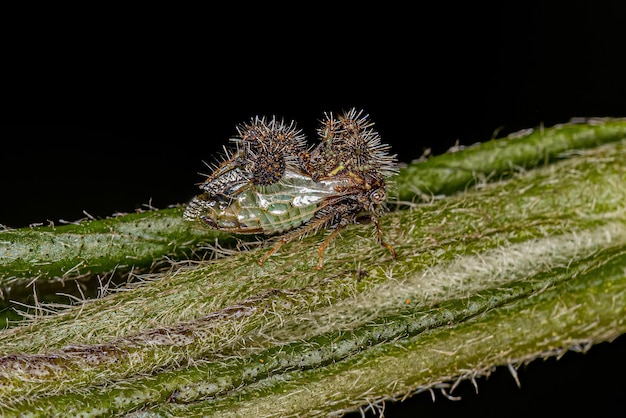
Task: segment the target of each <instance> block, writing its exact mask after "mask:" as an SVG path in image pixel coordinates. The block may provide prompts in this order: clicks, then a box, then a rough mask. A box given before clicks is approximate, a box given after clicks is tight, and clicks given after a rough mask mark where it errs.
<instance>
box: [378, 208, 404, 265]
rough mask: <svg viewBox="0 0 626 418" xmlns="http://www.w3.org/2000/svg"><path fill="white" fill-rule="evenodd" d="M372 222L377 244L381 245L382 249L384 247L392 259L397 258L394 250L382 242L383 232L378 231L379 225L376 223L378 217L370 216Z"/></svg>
mask: <svg viewBox="0 0 626 418" xmlns="http://www.w3.org/2000/svg"><path fill="white" fill-rule="evenodd" d="M372 222H374V226H375V227H376V239H377V240H378V243H379V244H380V245H382V246H383V247H385V248H386V249H388V250H389V252H390V253H391V256H392V257H393V258H394V259H396V258H397V257H398V255H397V254H396V250H394V249H393V247H392V246H391V245H389V244H387V243H386V242H385V241H383V231H382V230H381V229H380V223H378V216H376V215H374V214H372Z"/></svg>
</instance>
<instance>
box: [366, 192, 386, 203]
mask: <svg viewBox="0 0 626 418" xmlns="http://www.w3.org/2000/svg"><path fill="white" fill-rule="evenodd" d="M386 198H387V193H385V191H384V190H383V189H375V190H373V191H372V193H370V200H371V201H372V202H373V203H383V202H384V201H385V199H386Z"/></svg>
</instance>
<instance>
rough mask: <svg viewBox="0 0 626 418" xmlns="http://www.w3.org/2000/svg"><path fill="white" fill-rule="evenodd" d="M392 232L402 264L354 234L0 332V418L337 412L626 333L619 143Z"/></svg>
mask: <svg viewBox="0 0 626 418" xmlns="http://www.w3.org/2000/svg"><path fill="white" fill-rule="evenodd" d="M614 141H615V140H614ZM381 221H382V222H381V227H382V229H383V233H384V235H385V238H386V240H387V241H388V242H389V243H390V244H391V245H393V247H394V248H395V249H396V251H397V253H398V259H397V260H395V261H394V260H392V259H391V256H390V255H389V252H388V251H386V249H385V248H382V247H380V246H379V245H378V244H377V243H376V240H375V239H374V238H373V234H372V232H373V227H372V226H371V225H356V226H352V227H350V228H347V229H346V230H345V231H344V232H342V234H341V236H340V238H338V239H337V240H335V241H334V242H333V244H332V245H331V246H330V247H329V249H328V251H327V253H326V257H325V268H324V270H322V271H316V270H314V267H315V265H316V263H317V256H316V255H317V252H316V250H317V246H318V245H319V244H320V242H321V241H322V240H323V236H322V234H318V235H315V236H310V237H307V238H305V239H303V240H302V241H296V242H292V243H289V244H287V245H285V246H284V247H282V248H281V250H280V251H279V252H278V253H277V254H275V255H274V256H272V257H271V258H269V259H268V260H267V261H266V263H265V264H264V266H262V267H261V266H259V265H257V264H256V261H257V260H258V258H259V257H260V256H261V255H262V254H264V252H265V251H267V248H264V249H263V248H262V249H258V250H255V251H248V252H243V253H240V254H235V255H232V256H229V257H225V258H221V259H217V260H214V261H210V262H205V263H202V264H199V265H194V264H191V265H184V266H183V265H179V266H175V267H174V268H172V270H171V271H169V272H167V273H162V274H159V275H154V276H147V277H145V282H144V283H142V284H137V285H135V286H133V287H130V288H128V289H125V290H123V291H119V292H116V293H114V294H111V295H108V296H107V297H105V298H102V299H96V300H92V301H87V302H85V303H84V304H82V305H81V306H78V307H76V308H73V309H70V310H67V311H64V312H63V313H60V314H58V315H55V316H49V317H44V318H42V319H40V320H37V321H34V322H32V323H25V324H24V325H22V326H18V327H15V328H12V329H7V330H4V331H2V334H1V335H0V336H1V338H0V411H1V412H2V413H3V414H4V415H6V416H11V414H15V415H23V416H28V415H32V416H54V415H67V414H70V415H72V416H115V415H120V414H125V413H130V412H133V411H138V410H142V408H146V412H148V411H150V413H151V414H153V415H156V416H207V415H212V414H214V415H217V416H227V415H233V416H242V415H241V414H243V416H251V415H252V416H254V415H258V416H290V415H293V416H323V415H326V414H335V413H337V414H339V413H341V411H344V410H350V409H354V408H357V407H359V406H361V405H365V404H367V403H368V402H375V401H379V400H381V399H385V398H396V397H400V396H404V395H407V394H409V393H411V392H413V391H415V390H423V389H425V388H428V387H431V386H433V385H437V384H440V383H442V382H449V381H451V380H452V381H453V380H455V379H458V378H470V377H472V376H475V375H480V374H482V373H486V371H488V370H489V369H490V368H491V367H493V366H495V365H501V364H510V363H513V364H518V363H520V362H524V361H529V360H531V359H533V358H536V357H543V356H546V355H552V354H555V353H558V352H560V351H562V350H566V349H569V348H575V349H576V348H580V347H581V345H586V344H591V343H595V342H598V341H606V340H610V339H612V338H614V337H616V336H618V335H620V334H621V333H623V332H624V331H625V330H626V325H625V324H624V322H623V319H622V318H623V317H624V312H625V307H626V298H625V296H624V295H625V292H624V290H625V288H626V256H625V255H624V254H625V253H626V144H625V143H624V142H623V141H618V142H613V143H612V144H608V145H603V146H598V147H595V148H591V149H589V150H586V151H577V152H576V155H570V156H569V158H567V159H564V160H562V161H558V162H554V163H553V164H550V165H548V166H546V167H542V168H536V169H533V170H530V171H527V172H521V173H517V174H511V175H510V178H508V179H506V180H503V181H500V182H496V183H493V184H483V185H481V187H479V188H477V189H475V190H470V191H468V192H467V193H461V194H457V195H454V196H450V197H447V198H445V199H441V200H431V201H429V202H427V203H423V204H420V205H414V207H412V208H411V209H409V210H402V211H395V212H392V213H389V214H387V215H385V216H384V217H383V218H382V220H381ZM537 324H541V325H542V326H540V327H538V326H537ZM246 411H247V412H249V413H244V412H246Z"/></svg>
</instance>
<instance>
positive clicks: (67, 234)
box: [0, 118, 626, 328]
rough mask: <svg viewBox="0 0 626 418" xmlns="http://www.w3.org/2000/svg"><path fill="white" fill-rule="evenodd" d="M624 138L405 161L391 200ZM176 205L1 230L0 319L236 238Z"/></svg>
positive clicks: (524, 143)
mask: <svg viewBox="0 0 626 418" xmlns="http://www.w3.org/2000/svg"><path fill="white" fill-rule="evenodd" d="M624 136H626V120H625V119H610V118H606V119H592V120H587V121H586V123H574V124H565V125H559V126H555V127H550V128H542V129H535V130H528V131H525V132H524V133H519V134H514V135H510V136H509V137H507V138H502V139H497V140H492V141H488V142H485V143H481V144H477V145H475V146H472V147H468V148H465V149H462V150H459V151H457V152H449V153H446V154H443V155H440V156H435V157H433V158H430V159H428V160H426V161H421V162H417V163H413V164H410V165H408V166H407V167H405V168H403V169H401V171H400V174H399V175H398V176H397V177H396V180H395V182H396V186H397V187H395V188H394V189H393V190H392V194H391V199H392V200H397V199H400V201H403V202H406V201H415V200H419V198H420V197H428V196H432V195H440V194H453V193H456V192H458V191H461V190H463V189H465V188H467V187H468V186H470V185H472V184H474V183H476V182H481V181H482V182H484V181H489V180H494V179H498V178H501V177H503V176H508V175H511V173H514V172H516V171H519V170H520V169H522V168H526V169H528V168H532V167H536V166H539V165H541V164H544V163H547V162H550V161H553V160H555V159H558V158H566V157H567V152H570V153H571V152H573V151H575V150H578V149H585V148H590V147H594V146H597V145H599V144H603V143H608V142H613V141H617V140H620V139H621V138H623V137H624ZM182 210H183V208H182V207H176V208H170V209H162V210H157V211H148V212H143V213H135V214H128V215H125V216H119V217H116V218H109V219H103V220H88V221H81V222H77V223H76V224H70V225H61V226H56V227H54V226H52V227H34V228H18V229H13V230H3V231H0V321H3V320H6V318H7V317H9V318H11V319H20V318H21V316H20V315H17V314H16V313H15V312H14V311H13V310H12V309H10V308H12V307H15V303H11V301H15V302H17V303H21V304H29V305H33V306H36V305H40V306H41V304H42V303H43V304H45V303H48V304H52V303H57V304H58V303H64V304H68V303H70V302H72V298H74V299H75V298H91V297H96V296H98V292H99V290H101V289H100V288H101V287H102V283H103V282H107V281H108V280H111V279H112V278H113V276H114V275H115V276H116V277H117V282H126V281H128V275H129V274H131V273H145V272H147V271H150V269H154V268H155V266H163V265H164V262H166V261H167V260H172V259H174V260H176V259H182V258H195V259H198V258H201V257H205V256H207V254H208V255H209V256H210V253H211V251H209V252H208V253H207V251H206V250H202V249H201V247H202V245H203V244H204V246H205V247H206V244H208V245H212V244H215V243H217V242H219V245H220V246H223V247H226V248H230V247H233V246H234V245H235V244H236V243H237V240H236V239H235V238H234V237H232V236H229V235H227V234H223V233H220V232H216V231H209V230H206V229H199V228H198V227H197V226H195V225H192V224H190V223H188V222H185V221H183V219H182V216H181V214H182ZM74 284H75V285H74ZM59 293H62V294H63V295H61V296H60V295H59ZM65 295H70V298H68V297H67V296H65ZM41 312H43V310H40V313H41ZM31 313H32V310H31ZM0 328H2V322H0Z"/></svg>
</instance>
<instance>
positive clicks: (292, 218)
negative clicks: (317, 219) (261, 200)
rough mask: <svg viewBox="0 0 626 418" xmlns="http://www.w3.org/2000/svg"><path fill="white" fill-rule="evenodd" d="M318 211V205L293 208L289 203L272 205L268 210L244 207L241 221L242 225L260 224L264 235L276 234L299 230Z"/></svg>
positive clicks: (240, 213) (241, 212)
mask: <svg viewBox="0 0 626 418" xmlns="http://www.w3.org/2000/svg"><path fill="white" fill-rule="evenodd" d="M316 209H317V205H316V204H311V205H308V206H292V205H290V204H289V203H272V204H270V205H268V206H267V208H266V209H260V208H259V207H242V208H241V210H240V212H239V218H240V219H239V220H240V222H241V223H242V224H248V223H250V222H251V223H258V226H259V227H260V228H261V229H262V230H263V233H265V234H274V233H280V232H284V231H288V230H290V229H294V228H297V227H298V226H300V225H302V224H304V223H306V222H308V221H309V220H310V219H311V218H312V217H313V215H314V214H315V211H316Z"/></svg>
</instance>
